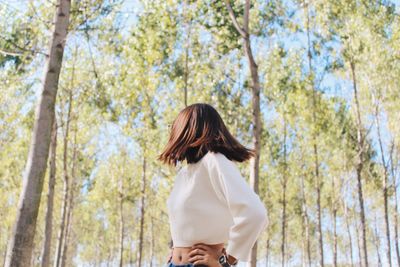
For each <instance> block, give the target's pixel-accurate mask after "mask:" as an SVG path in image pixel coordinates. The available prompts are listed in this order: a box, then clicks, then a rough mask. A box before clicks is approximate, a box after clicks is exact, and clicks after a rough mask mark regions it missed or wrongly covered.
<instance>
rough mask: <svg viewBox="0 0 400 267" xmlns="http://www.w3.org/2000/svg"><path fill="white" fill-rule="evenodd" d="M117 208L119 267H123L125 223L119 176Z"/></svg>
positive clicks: (121, 177) (121, 182) (121, 181)
mask: <svg viewBox="0 0 400 267" xmlns="http://www.w3.org/2000/svg"><path fill="white" fill-rule="evenodd" d="M118 187H119V188H118V204H119V205H118V208H119V253H118V254H119V267H122V266H123V265H124V232H125V222H124V206H123V205H124V203H123V200H124V191H123V190H124V186H123V176H122V175H120V176H119V185H118Z"/></svg>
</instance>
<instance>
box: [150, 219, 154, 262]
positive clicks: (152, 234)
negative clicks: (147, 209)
mask: <svg viewBox="0 0 400 267" xmlns="http://www.w3.org/2000/svg"><path fill="white" fill-rule="evenodd" d="M154 238H155V236H154V218H153V216H151V239H150V267H153V260H154Z"/></svg>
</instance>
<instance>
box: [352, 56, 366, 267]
mask: <svg viewBox="0 0 400 267" xmlns="http://www.w3.org/2000/svg"><path fill="white" fill-rule="evenodd" d="M350 69H351V75H352V80H353V91H354V100H355V105H356V117H357V152H358V153H357V154H358V162H357V164H356V172H357V185H358V201H359V205H360V219H361V228H362V229H361V230H362V249H363V262H364V266H365V267H368V247H367V226H366V220H365V209H364V196H363V188H362V171H363V168H364V141H365V139H364V136H363V131H362V121H361V111H360V104H359V101H358V91H357V78H356V66H355V63H354V62H353V60H350Z"/></svg>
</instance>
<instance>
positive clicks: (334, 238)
mask: <svg viewBox="0 0 400 267" xmlns="http://www.w3.org/2000/svg"><path fill="white" fill-rule="evenodd" d="M335 188H336V185H335V176H333V175H332V220H333V266H334V267H337V266H338V265H337V247H338V245H337V240H338V236H337V218H336V217H337V207H336V194H335Z"/></svg>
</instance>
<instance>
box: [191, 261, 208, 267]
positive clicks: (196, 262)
mask: <svg viewBox="0 0 400 267" xmlns="http://www.w3.org/2000/svg"><path fill="white" fill-rule="evenodd" d="M199 264H204V265H207V262H206V261H205V260H198V261H195V262H193V265H194V266H196V265H199Z"/></svg>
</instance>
